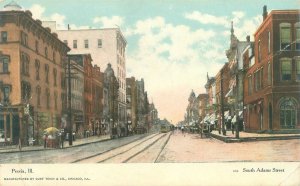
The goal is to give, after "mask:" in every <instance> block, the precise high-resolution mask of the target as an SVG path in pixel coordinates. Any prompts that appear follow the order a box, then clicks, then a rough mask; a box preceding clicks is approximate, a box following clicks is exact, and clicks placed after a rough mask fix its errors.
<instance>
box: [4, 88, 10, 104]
mask: <svg viewBox="0 0 300 186" xmlns="http://www.w3.org/2000/svg"><path fill="white" fill-rule="evenodd" d="M9 94H10V87H9V86H4V87H3V98H4V102H5V103H8V102H9Z"/></svg>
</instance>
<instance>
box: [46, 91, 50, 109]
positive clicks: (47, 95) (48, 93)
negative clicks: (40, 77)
mask: <svg viewBox="0 0 300 186" xmlns="http://www.w3.org/2000/svg"><path fill="white" fill-rule="evenodd" d="M46 99H47V109H49V108H50V91H49V89H48V88H46Z"/></svg>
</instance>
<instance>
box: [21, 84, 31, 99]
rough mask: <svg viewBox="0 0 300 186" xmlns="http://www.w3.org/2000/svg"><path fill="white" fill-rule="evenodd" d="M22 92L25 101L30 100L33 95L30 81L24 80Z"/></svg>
mask: <svg viewBox="0 0 300 186" xmlns="http://www.w3.org/2000/svg"><path fill="white" fill-rule="evenodd" d="M21 94H22V99H23V100H24V101H28V100H29V99H30V97H31V85H30V83H28V82H25V81H22V83H21Z"/></svg>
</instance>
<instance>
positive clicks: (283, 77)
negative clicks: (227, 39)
mask: <svg viewBox="0 0 300 186" xmlns="http://www.w3.org/2000/svg"><path fill="white" fill-rule="evenodd" d="M299 14H300V10H273V11H271V13H270V14H268V12H267V9H266V7H264V11H263V22H262V24H261V25H260V26H259V28H258V29H257V31H256V32H255V34H254V36H255V46H254V54H255V58H254V59H255V61H254V64H253V62H252V64H251V60H250V58H249V57H250V56H251V55H249V54H247V52H246V53H245V54H244V63H245V64H244V65H245V66H246V67H247V66H248V69H247V72H246V75H245V79H244V82H245V84H244V104H245V107H244V109H245V112H244V114H245V116H244V122H245V127H246V130H247V131H266V132H295V131H298V132H299V130H297V129H299V128H300V122H299V116H300V112H299V106H300V105H299V103H300V97H299V94H300V17H299ZM249 50H251V49H249ZM249 50H248V53H250V52H249ZM252 61H253V60H252ZM249 64H251V65H249Z"/></svg>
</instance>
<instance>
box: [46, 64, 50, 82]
mask: <svg viewBox="0 0 300 186" xmlns="http://www.w3.org/2000/svg"><path fill="white" fill-rule="evenodd" d="M45 73H46V83H49V65H48V64H46V65H45Z"/></svg>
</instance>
